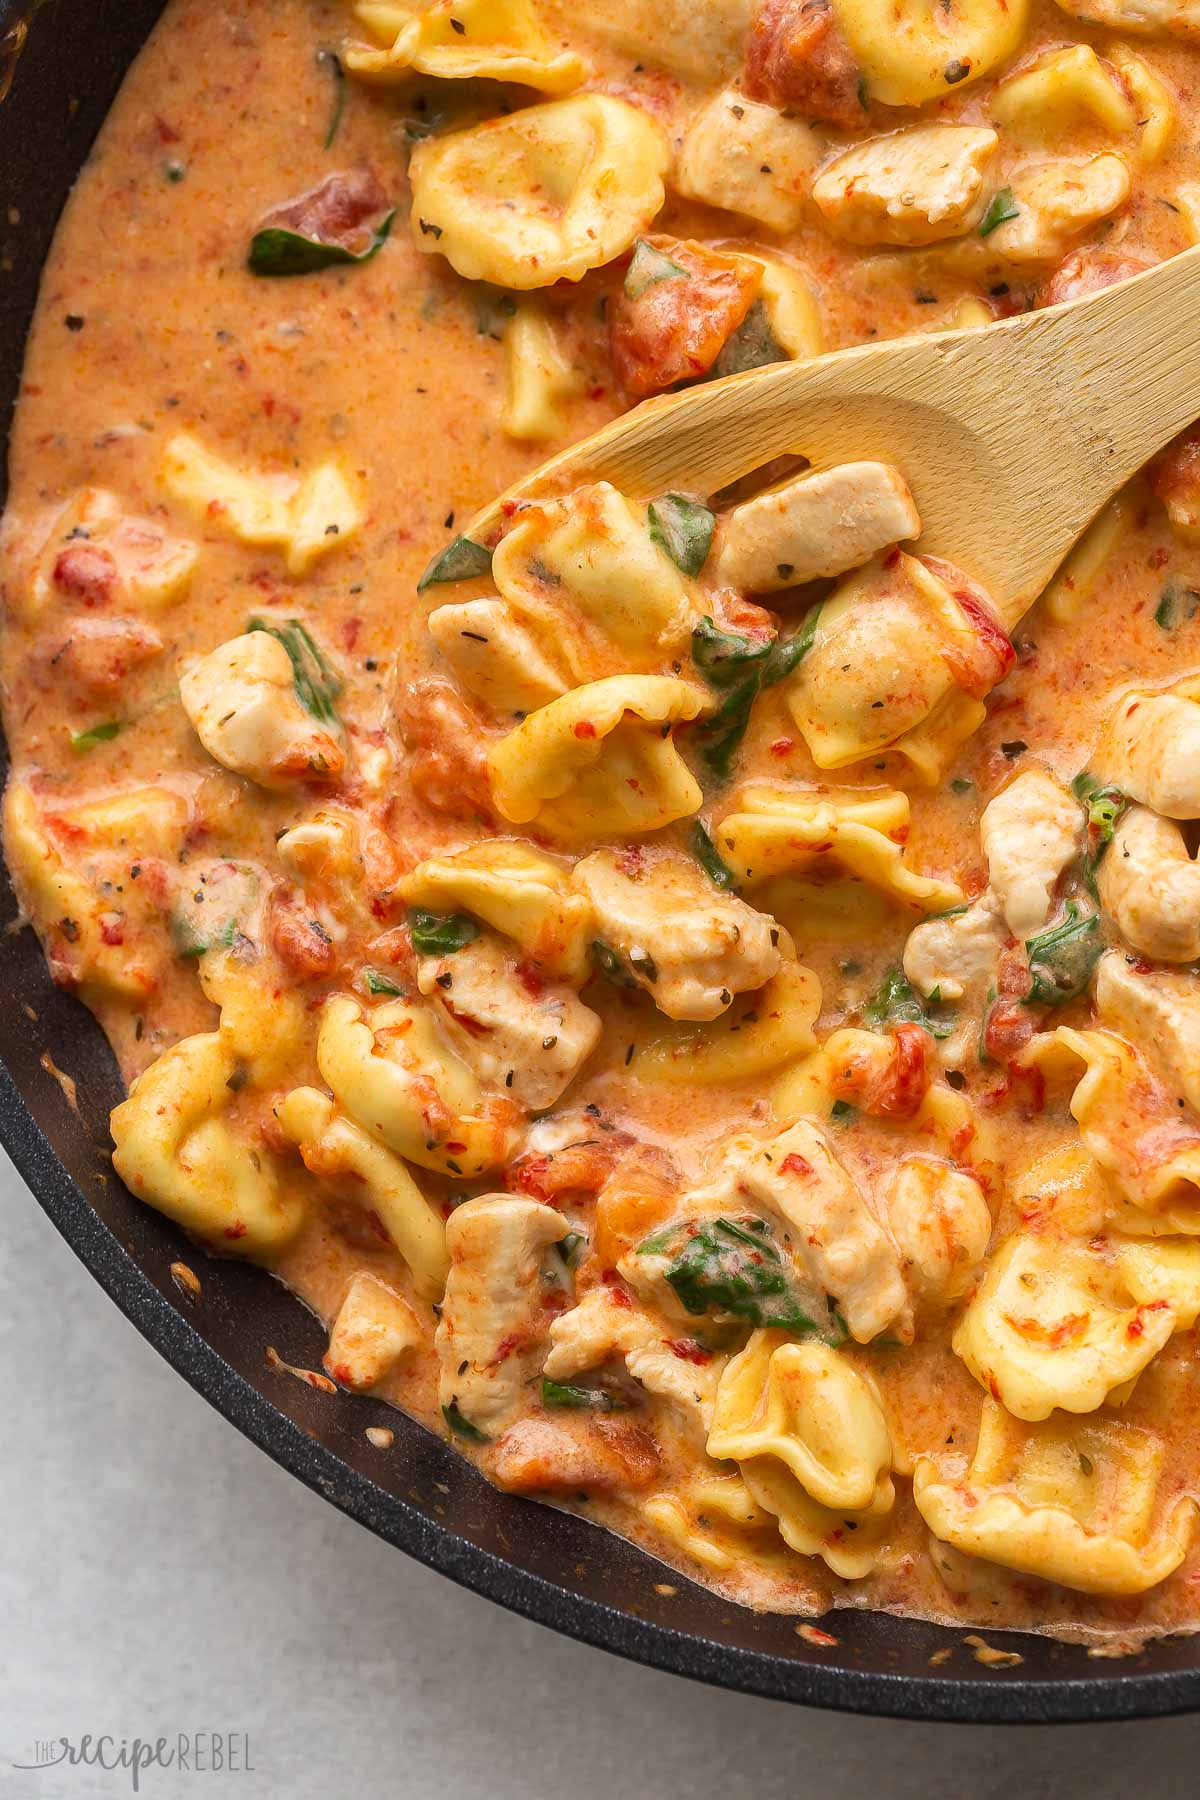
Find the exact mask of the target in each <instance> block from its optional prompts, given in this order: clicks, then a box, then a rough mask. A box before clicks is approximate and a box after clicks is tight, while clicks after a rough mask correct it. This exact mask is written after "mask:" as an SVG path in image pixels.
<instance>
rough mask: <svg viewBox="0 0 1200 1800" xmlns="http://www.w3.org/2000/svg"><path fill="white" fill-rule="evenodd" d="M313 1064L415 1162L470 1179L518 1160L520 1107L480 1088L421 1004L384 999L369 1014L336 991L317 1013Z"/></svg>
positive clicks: (340, 1097)
mask: <svg viewBox="0 0 1200 1800" xmlns="http://www.w3.org/2000/svg"><path fill="white" fill-rule="evenodd" d="M317 1065H318V1067H319V1068H320V1071H321V1076H322V1079H323V1080H325V1081H326V1082H327V1083H328V1084H329V1086H330V1087H331V1088H332V1090H333V1093H334V1097H335V1098H336V1099H337V1101H338V1102H339V1104H340V1105H341V1106H342V1107H343V1108H344V1109H345V1111H346V1112H347V1113H349V1115H350V1117H351V1118H352V1119H353V1120H355V1122H356V1123H357V1124H360V1125H361V1126H362V1127H363V1129H364V1130H365V1131H367V1132H368V1133H369V1134H370V1135H371V1136H372V1137H375V1138H378V1139H380V1140H381V1141H382V1142H383V1143H385V1144H386V1145H387V1146H388V1148H389V1149H392V1150H394V1151H395V1152H396V1153H397V1155H398V1156H403V1157H405V1158H406V1159H407V1160H408V1161H409V1162H415V1163H419V1164H420V1166H421V1167H422V1168H426V1169H435V1170H437V1171H439V1172H440V1173H443V1174H449V1175H467V1176H473V1175H480V1174H482V1173H483V1172H484V1171H485V1170H487V1169H497V1168H500V1167H502V1166H503V1164H505V1163H506V1162H507V1161H508V1160H509V1158H510V1157H511V1156H512V1153H513V1150H514V1148H515V1144H516V1127H517V1121H518V1119H519V1117H520V1114H519V1112H518V1109H517V1108H516V1107H515V1106H514V1105H513V1103H512V1102H511V1101H508V1100H505V1099H503V1098H501V1097H499V1096H497V1097H494V1098H493V1097H491V1096H488V1095H485V1094H484V1092H483V1089H482V1088H481V1087H480V1084H479V1082H478V1081H477V1080H476V1078H475V1076H474V1075H473V1074H472V1073H471V1070H470V1069H469V1068H468V1067H467V1065H466V1063H464V1062H463V1060H462V1059H461V1057H459V1056H458V1055H456V1054H455V1052H454V1050H453V1049H452V1047H451V1045H450V1043H449V1041H448V1040H447V1038H446V1036H445V1033H444V1031H443V1029H442V1028H441V1026H440V1025H439V1023H438V1021H437V1019H436V1018H435V1016H434V1015H433V1014H432V1013H431V1012H430V1011H429V1010H428V1009H427V1008H426V1007H424V1006H422V1005H417V1004H413V1003H410V1002H408V1001H405V1000H394V1001H388V1002H387V1003H386V1004H385V1005H383V1006H379V1007H376V1008H375V1010H374V1011H373V1012H372V1013H371V1014H370V1015H369V1017H368V1016H364V1014H363V1010H362V1008H361V1007H360V1006H359V1005H358V1003H357V1001H354V1000H352V999H350V998H349V996H347V995H335V996H334V997H333V998H332V999H331V1000H329V1001H327V1002H326V1005H325V1010H324V1012H323V1013H322V1015H321V1025H320V1030H319V1032H318V1036H317Z"/></svg>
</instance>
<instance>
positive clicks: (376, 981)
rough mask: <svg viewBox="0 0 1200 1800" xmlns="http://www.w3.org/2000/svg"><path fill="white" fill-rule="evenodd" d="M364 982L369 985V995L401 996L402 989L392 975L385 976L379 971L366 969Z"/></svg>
mask: <svg viewBox="0 0 1200 1800" xmlns="http://www.w3.org/2000/svg"><path fill="white" fill-rule="evenodd" d="M363 980H364V981H365V982H366V984H367V992H368V994H394V995H399V993H400V989H399V988H398V987H397V986H396V983H395V982H394V981H393V980H392V978H391V976H390V975H383V974H381V973H380V971H379V970H378V969H364V970H363Z"/></svg>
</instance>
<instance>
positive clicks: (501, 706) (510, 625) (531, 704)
mask: <svg viewBox="0 0 1200 1800" xmlns="http://www.w3.org/2000/svg"><path fill="white" fill-rule="evenodd" d="M429 635H430V637H431V638H432V639H433V641H434V643H435V644H436V645H437V647H438V649H439V650H440V651H441V653H442V655H443V656H444V657H445V658H446V661H447V662H448V663H449V664H450V667H451V668H452V669H453V671H454V673H455V675H457V677H458V679H459V680H460V681H461V682H462V684H463V686H464V687H465V688H467V689H468V690H469V691H470V692H471V693H472V694H474V695H476V697H477V698H478V699H480V700H482V701H483V703H484V705H485V706H489V707H491V709H492V710H493V712H500V713H517V712H520V713H526V712H536V710H537V708H538V707H539V706H545V705H547V704H548V702H549V701H551V700H556V699H557V698H558V696H559V695H560V694H565V693H566V691H567V687H568V685H569V684H568V683H567V682H566V681H565V680H564V679H563V677H562V675H561V673H560V672H559V670H558V669H556V668H555V666H554V664H553V663H552V662H551V661H550V659H549V658H548V657H547V655H546V654H545V652H544V651H543V649H542V647H541V645H540V644H539V643H538V641H537V639H536V638H535V636H534V634H533V632H532V631H531V630H530V629H529V627H528V625H526V624H525V623H524V622H523V621H522V620H521V619H519V618H518V617H517V615H516V613H515V612H514V611H513V609H512V607H511V606H510V605H509V604H508V602H507V600H501V599H499V598H498V597H497V598H494V599H484V600H462V601H459V602H458V603H457V604H456V605H453V606H439V607H437V608H436V609H435V610H434V611H433V612H431V613H430V615H429Z"/></svg>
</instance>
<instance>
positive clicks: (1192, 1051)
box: [1096, 950, 1200, 1112]
mask: <svg viewBox="0 0 1200 1800" xmlns="http://www.w3.org/2000/svg"><path fill="white" fill-rule="evenodd" d="M1096 1011H1097V1012H1098V1013H1099V1015H1100V1018H1101V1021H1102V1022H1103V1023H1104V1024H1106V1025H1109V1026H1111V1027H1112V1029H1113V1030H1114V1031H1117V1032H1119V1033H1120V1034H1121V1036H1122V1037H1127V1038H1129V1039H1130V1041H1131V1042H1132V1043H1134V1044H1136V1045H1137V1046H1138V1048H1139V1049H1141V1050H1142V1051H1143V1052H1144V1053H1145V1055H1146V1056H1147V1058H1148V1059H1149V1061H1150V1062H1151V1063H1152V1064H1154V1065H1156V1066H1157V1068H1158V1070H1159V1072H1160V1073H1161V1074H1162V1075H1163V1076H1164V1077H1165V1079H1166V1082H1167V1085H1168V1086H1169V1087H1170V1089H1171V1090H1172V1092H1173V1093H1175V1094H1176V1095H1182V1096H1183V1098H1184V1099H1185V1100H1186V1101H1187V1103H1188V1105H1189V1106H1190V1107H1192V1109H1193V1110H1194V1111H1196V1112H1200V982H1198V981H1197V980H1196V977H1195V976H1194V975H1191V974H1187V975H1185V974H1183V973H1182V971H1176V970H1174V969H1171V970H1167V969H1152V970H1149V971H1146V972H1145V973H1143V972H1142V971H1141V970H1139V969H1138V968H1136V967H1135V966H1133V965H1131V964H1130V963H1129V962H1128V961H1127V960H1126V958H1125V957H1124V956H1122V955H1121V953H1120V951H1118V950H1109V951H1107V952H1106V953H1105V955H1104V956H1102V957H1101V958H1100V961H1099V963H1098V964H1097V966H1096Z"/></svg>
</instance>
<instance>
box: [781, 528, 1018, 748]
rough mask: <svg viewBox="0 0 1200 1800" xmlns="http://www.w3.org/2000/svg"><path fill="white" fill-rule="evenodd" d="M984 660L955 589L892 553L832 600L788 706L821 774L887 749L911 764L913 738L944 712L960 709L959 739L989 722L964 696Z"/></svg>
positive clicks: (976, 701)
mask: <svg viewBox="0 0 1200 1800" xmlns="http://www.w3.org/2000/svg"><path fill="white" fill-rule="evenodd" d="M977 662H978V642H977V640H976V635H975V633H974V631H973V630H972V627H971V625H970V624H969V623H968V620H967V618H966V615H965V614H964V613H963V611H962V608H961V606H960V605H959V604H958V602H957V601H956V600H955V598H954V596H953V594H951V592H950V590H949V588H948V587H947V586H946V585H945V583H944V582H942V581H941V580H939V579H938V577H937V576H936V575H934V574H933V572H932V571H931V570H930V569H928V568H926V566H925V564H924V563H922V562H920V561H918V559H917V558H916V557H914V556H906V555H905V554H904V553H903V552H902V551H895V550H893V551H891V552H889V554H888V555H886V556H883V557H878V558H876V559H875V561H873V562H871V563H869V564H868V565H867V566H866V567H865V568H864V569H862V570H860V571H859V572H858V573H857V574H856V575H851V576H848V577H847V578H846V579H845V580H844V581H842V582H840V583H839V584H838V586H837V587H836V588H835V589H834V591H833V593H832V594H831V596H830V597H829V599H828V600H826V601H825V603H824V605H823V606H822V608H821V611H820V615H819V617H818V619H817V623H816V629H815V633H814V636H813V643H812V648H811V649H810V650H809V652H808V654H807V655H806V656H805V658H804V660H803V662H802V663H801V664H800V667H799V668H798V669H797V671H796V673H795V675H793V676H792V677H791V679H790V680H789V682H788V683H787V698H788V705H789V706H790V708H791V711H792V717H793V718H794V719H795V721H796V724H797V725H798V726H799V728H800V731H801V732H802V734H803V736H804V741H805V743H806V744H807V745H808V748H809V752H810V754H811V755H812V759H813V761H814V762H815V763H816V765H817V767H818V768H820V769H841V768H845V767H846V765H847V764H848V763H855V762H862V761H863V760H864V759H865V758H867V757H870V756H876V755H878V753H879V752H880V751H881V750H885V749H889V748H892V749H896V750H898V751H899V752H900V753H901V754H906V753H907V754H909V755H910V760H912V759H913V755H912V752H910V751H908V750H907V740H908V739H910V738H915V739H918V741H919V739H920V729H921V728H922V727H925V728H926V729H928V727H929V725H931V724H932V723H933V719H932V718H931V715H935V713H937V712H940V711H941V709H943V708H948V707H952V708H953V709H954V715H955V716H954V719H953V734H952V735H953V741H954V742H955V743H961V742H963V741H964V740H965V739H966V738H967V737H969V736H970V735H971V733H972V732H973V731H975V730H976V729H977V728H978V726H979V725H980V724H981V723H982V721H983V717H984V706H983V702H982V699H980V698H979V697H978V696H977V694H975V693H971V692H969V691H967V690H966V683H967V682H968V681H971V679H972V673H973V671H974V669H975V667H976V665H977ZM960 683H961V684H962V691H959V688H958V686H956V684H960ZM972 685H976V684H975V683H974V682H973V681H972ZM978 685H979V686H981V687H982V688H983V690H984V691H986V687H987V685H988V684H987V682H986V680H981V681H980V682H979V683H978ZM917 754H918V756H919V755H920V752H918V753H917ZM925 760H926V759H925V758H923V757H922V758H921V761H925ZM917 767H918V770H919V772H922V773H925V772H926V771H925V770H924V769H922V768H921V762H918V763H917ZM930 778H932V776H930Z"/></svg>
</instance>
